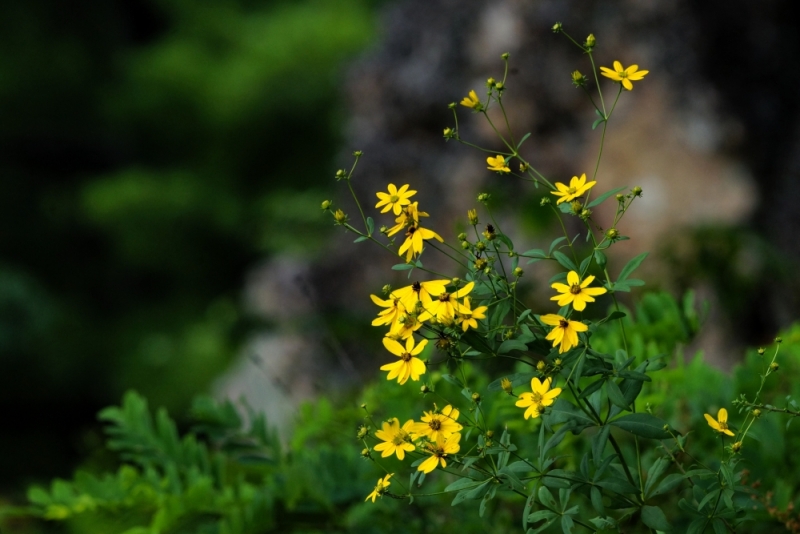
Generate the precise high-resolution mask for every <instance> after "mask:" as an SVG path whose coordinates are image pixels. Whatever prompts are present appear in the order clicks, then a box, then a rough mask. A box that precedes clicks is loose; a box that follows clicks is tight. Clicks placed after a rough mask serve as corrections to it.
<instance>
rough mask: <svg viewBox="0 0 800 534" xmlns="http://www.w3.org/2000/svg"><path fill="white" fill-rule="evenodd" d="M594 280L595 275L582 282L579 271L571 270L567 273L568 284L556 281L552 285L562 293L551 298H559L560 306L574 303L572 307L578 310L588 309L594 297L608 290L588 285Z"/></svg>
mask: <svg viewBox="0 0 800 534" xmlns="http://www.w3.org/2000/svg"><path fill="white" fill-rule="evenodd" d="M593 281H594V276H587V277H586V279H585V280H584V281H583V282H581V279H580V276H578V273H577V272H575V271H570V272H569V273H567V283H566V284H559V283H555V284H553V285H552V286H550V287H552V288H553V289H555V290H556V291H558V292H559V293H561V294H560V295H556V296H555V297H551V298H550V300H557V301H558V305H559V306H566V305H567V304H572V307H573V308H575V310H576V311H583V310H585V309H586V303H587V302H594V297H596V296H597V295H602V294H603V293H605V292H606V289H605V288H603V287H588V286H589V284H591V283H592V282H593Z"/></svg>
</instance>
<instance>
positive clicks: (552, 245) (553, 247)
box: [547, 206, 569, 256]
mask: <svg viewBox="0 0 800 534" xmlns="http://www.w3.org/2000/svg"><path fill="white" fill-rule="evenodd" d="M567 207H569V206H567ZM565 239H566V237H565V236H561V237H557V238H555V239H554V240H553V242H552V243H550V251H549V252H548V253H547V255H548V256H552V255H553V250H555V248H556V246H557V245H558V244H559V243H561V242H562V241H564V240H565Z"/></svg>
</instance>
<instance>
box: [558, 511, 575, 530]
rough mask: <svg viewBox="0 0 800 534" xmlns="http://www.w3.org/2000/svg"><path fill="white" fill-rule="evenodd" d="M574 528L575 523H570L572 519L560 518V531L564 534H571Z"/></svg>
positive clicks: (568, 517) (565, 516)
mask: <svg viewBox="0 0 800 534" xmlns="http://www.w3.org/2000/svg"><path fill="white" fill-rule="evenodd" d="M574 527H575V522H574V521H572V517H570V516H568V515H562V516H561V530H562V531H563V532H564V534H572V529H573V528H574Z"/></svg>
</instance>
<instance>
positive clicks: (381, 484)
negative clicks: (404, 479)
mask: <svg viewBox="0 0 800 534" xmlns="http://www.w3.org/2000/svg"><path fill="white" fill-rule="evenodd" d="M392 475H394V473H389V474H388V475H386V476H385V477H383V478H379V479H378V483H377V484H376V485H375V489H374V490H372V493H370V494H369V495H367V498H366V499H364V501H368V500H370V499H372V502H375V499H376V498H377V497H380V496H381V495H383V494H384V493H386V488H388V487H389V485H390V484H391V482H389V478H391V476H392Z"/></svg>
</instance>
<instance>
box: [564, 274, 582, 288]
mask: <svg viewBox="0 0 800 534" xmlns="http://www.w3.org/2000/svg"><path fill="white" fill-rule="evenodd" d="M580 283H581V279H580V277H579V276H578V273H576V272H575V271H570V272H568V273H567V284H569V285H570V286H574V285H576V284H578V285H580Z"/></svg>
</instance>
